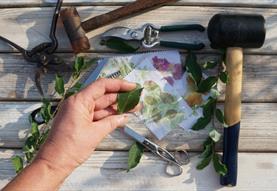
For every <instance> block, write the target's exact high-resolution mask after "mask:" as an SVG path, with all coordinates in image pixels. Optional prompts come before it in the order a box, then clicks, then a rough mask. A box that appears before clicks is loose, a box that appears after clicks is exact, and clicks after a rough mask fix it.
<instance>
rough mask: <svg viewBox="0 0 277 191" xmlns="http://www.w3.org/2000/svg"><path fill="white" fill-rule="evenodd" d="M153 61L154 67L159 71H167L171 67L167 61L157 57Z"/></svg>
mask: <svg viewBox="0 0 277 191" xmlns="http://www.w3.org/2000/svg"><path fill="white" fill-rule="evenodd" d="M152 61H153V66H154V67H155V68H156V69H157V70H159V71H167V70H168V68H169V65H170V63H169V62H168V61H167V59H165V58H164V59H163V58H161V59H160V58H158V57H157V56H155V57H154V58H152Z"/></svg>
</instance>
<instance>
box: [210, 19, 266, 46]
mask: <svg viewBox="0 0 277 191" xmlns="http://www.w3.org/2000/svg"><path fill="white" fill-rule="evenodd" d="M265 33H266V31H265V19H264V17H263V16H262V15H254V14H253V15H252V14H251V15H249V14H216V15H214V16H213V17H212V19H211V20H210V22H209V25H208V37H209V39H210V41H211V47H212V48H227V47H242V48H260V47H261V46H262V45H263V44H264V40H265Z"/></svg>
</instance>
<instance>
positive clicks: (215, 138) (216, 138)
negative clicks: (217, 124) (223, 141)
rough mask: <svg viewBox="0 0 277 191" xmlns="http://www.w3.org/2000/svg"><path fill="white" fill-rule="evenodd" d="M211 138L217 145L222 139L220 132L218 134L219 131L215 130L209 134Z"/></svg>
mask: <svg viewBox="0 0 277 191" xmlns="http://www.w3.org/2000/svg"><path fill="white" fill-rule="evenodd" d="M209 136H210V138H211V139H212V140H213V141H214V142H215V143H217V142H218V141H219V140H220V138H221V134H220V133H219V132H217V130H215V129H213V130H211V131H210V132H209Z"/></svg>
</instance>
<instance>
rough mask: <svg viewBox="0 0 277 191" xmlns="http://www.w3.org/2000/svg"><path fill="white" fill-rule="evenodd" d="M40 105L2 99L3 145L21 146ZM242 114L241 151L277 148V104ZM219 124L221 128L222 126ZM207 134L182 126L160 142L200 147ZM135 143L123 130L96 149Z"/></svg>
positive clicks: (253, 105) (250, 107) (137, 127)
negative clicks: (32, 117)
mask: <svg viewBox="0 0 277 191" xmlns="http://www.w3.org/2000/svg"><path fill="white" fill-rule="evenodd" d="M39 105H40V104H38V103H29V102H27V103H15V102H11V103H7V102H2V103H1V104H0V119H1V122H0V147H5V148H9V147H12V148H20V147H21V146H22V144H23V143H24V140H25V139H26V136H27V133H28V129H29V128H30V127H29V126H30V125H29V122H28V116H29V114H30V112H31V111H33V110H34V109H36V108H37V107H39ZM242 114H243V116H242V123H241V134H240V144H239V149H240V150H241V151H277V149H276V148H277V118H276V115H277V104H276V103H260V104H258V103H248V104H243V106H242ZM130 126H131V127H132V128H134V129H135V130H136V131H138V132H139V133H141V134H143V135H146V136H148V137H150V138H151V139H152V138H153V136H152V135H151V133H150V132H149V131H148V129H147V128H145V127H144V126H143V125H142V124H140V123H133V124H130ZM217 126H218V128H219V125H217ZM220 129H222V128H220ZM206 137H207V131H206V130H204V131H199V132H193V131H191V132H187V131H183V130H182V129H175V130H174V131H172V132H171V133H170V134H169V135H168V136H167V137H165V138H164V139H163V140H162V141H159V142H158V143H159V144H161V145H163V146H166V147H167V148H168V149H170V150H173V149H176V148H184V149H190V150H200V149H201V144H202V143H203V141H204V140H205V138H206ZM132 142H133V141H132V140H131V139H130V138H128V137H127V136H125V135H124V134H122V133H121V132H120V131H114V132H113V133H112V134H111V135H109V136H108V137H107V138H106V139H104V140H103V142H102V143H101V144H100V145H99V146H98V148H97V149H98V150H125V149H128V148H129V146H130V145H131V144H132ZM220 145H221V144H220ZM220 147H221V146H219V148H220Z"/></svg>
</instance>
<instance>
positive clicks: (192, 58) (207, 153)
mask: <svg viewBox="0 0 277 191" xmlns="http://www.w3.org/2000/svg"><path fill="white" fill-rule="evenodd" d="M224 55H225V54H223V55H222V58H221V61H219V62H216V61H212V62H211V61H209V62H207V63H205V64H204V65H203V66H202V67H201V66H200V65H199V64H198V62H197V59H196V55H195V54H193V53H191V52H189V54H188V56H187V59H186V65H185V67H186V70H187V72H188V73H189V76H190V78H191V79H192V80H193V82H194V85H195V86H196V91H197V92H198V93H201V94H207V93H209V92H214V93H213V94H212V93H211V96H209V98H208V99H207V101H206V102H205V103H204V104H202V105H201V107H202V110H203V117H201V118H199V119H198V120H197V122H196V123H195V124H194V125H193V127H192V130H195V131H199V130H202V129H204V128H206V127H207V126H208V125H209V124H210V123H211V122H212V124H211V125H212V126H211V127H210V131H209V137H208V138H207V140H206V141H205V142H204V143H203V148H204V150H203V152H202V154H201V155H200V158H201V161H200V162H199V163H198V165H197V167H196V168H197V169H199V170H201V169H203V168H205V167H206V166H208V165H209V163H210V162H211V161H213V165H214V169H215V171H216V172H217V173H219V174H221V175H225V174H226V173H227V167H226V165H225V164H223V163H222V162H221V160H220V155H219V154H217V153H216V151H215V144H216V143H217V142H219V141H220V139H221V134H220V133H219V132H218V131H217V130H216V128H215V119H216V120H217V121H218V122H219V123H221V124H222V125H223V126H224V127H225V126H226V123H225V121H224V114H223V112H222V110H221V109H219V108H217V98H218V96H219V93H218V91H217V85H218V81H219V80H220V81H222V82H223V83H227V82H228V74H227V72H226V71H220V72H218V73H219V74H218V75H216V76H209V77H207V78H206V79H204V78H203V76H202V73H203V72H202V70H207V69H213V68H215V67H216V66H218V65H219V64H220V63H222V64H224V61H225V56H224ZM222 68H223V67H222Z"/></svg>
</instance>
